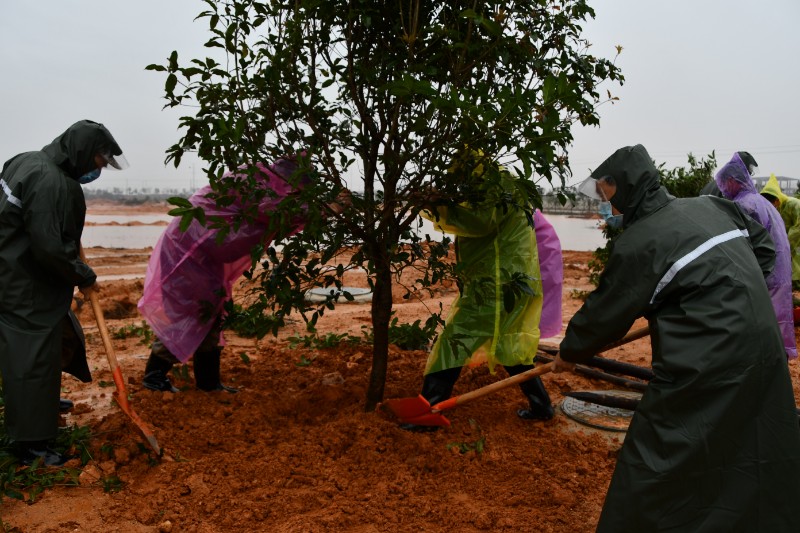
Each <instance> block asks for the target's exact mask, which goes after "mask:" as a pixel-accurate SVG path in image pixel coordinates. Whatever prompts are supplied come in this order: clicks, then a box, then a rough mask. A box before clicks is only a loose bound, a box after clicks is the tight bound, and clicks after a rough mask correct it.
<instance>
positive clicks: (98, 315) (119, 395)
mask: <svg viewBox="0 0 800 533" xmlns="http://www.w3.org/2000/svg"><path fill="white" fill-rule="evenodd" d="M81 260H82V261H83V262H84V263H85V262H86V256H85V255H84V253H83V247H81ZM86 293H88V294H87V296H88V297H89V301H90V302H91V304H92V311H94V317H95V319H96V320H97V329H99V330H100V336H101V337H102V338H103V346H104V347H105V349H106V357H107V359H108V364H109V366H110V367H111V374H112V375H113V376H114V384H115V385H116V386H117V390H116V391H114V399H115V400H116V401H117V405H119V407H120V409H122V412H123V413H125V414H126V415H128V416H129V417H130V419H131V420H133V423H134V424H136V427H138V428H139V431H141V432H142V435H144V438H145V439H146V440H147V443H148V444H149V445H150V447H151V448H152V449H153V451H154V452H156V453H157V454H158V455H161V448H160V447H159V446H158V441H157V440H156V437H155V435H154V434H153V430H152V429H150V427H149V426H148V425H147V424H146V423H145V422H144V420H142V419H141V418H139V415H138V414H136V411H134V410H133V407H132V406H131V404H130V402H129V401H128V392H127V390H126V389H125V380H124V379H123V377H122V370H121V369H120V366H119V362H118V361H117V355H116V353H115V352H114V346H113V345H112V344H111V337H110V336H109V334H108V328H107V327H106V321H105V318H104V317H103V310H102V309H101V307H100V300H98V298H97V292H96V291H95V290H94V289H88V290H87V291H86V292H85V293H84V294H86Z"/></svg>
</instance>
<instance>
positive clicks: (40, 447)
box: [14, 440, 72, 466]
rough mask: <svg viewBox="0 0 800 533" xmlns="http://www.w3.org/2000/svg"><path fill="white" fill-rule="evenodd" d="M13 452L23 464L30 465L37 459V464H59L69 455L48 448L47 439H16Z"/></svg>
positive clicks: (68, 458)
mask: <svg viewBox="0 0 800 533" xmlns="http://www.w3.org/2000/svg"><path fill="white" fill-rule="evenodd" d="M14 454H15V455H16V456H17V458H19V462H20V463H22V464H23V465H26V466H30V465H32V464H33V463H34V461H36V460H37V459H39V466H61V465H63V464H64V463H66V462H67V461H69V460H70V459H72V457H71V456H69V455H65V454H61V453H58V452H57V451H55V450H53V449H52V448H50V446H49V445H48V442H47V441H38V440H37V441H18V442H15V443H14Z"/></svg>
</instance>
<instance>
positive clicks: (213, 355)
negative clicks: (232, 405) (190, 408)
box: [193, 348, 239, 394]
mask: <svg viewBox="0 0 800 533" xmlns="http://www.w3.org/2000/svg"><path fill="white" fill-rule="evenodd" d="M221 354H222V349H220V348H215V349H213V350H204V351H200V352H196V353H195V354H194V359H193V363H194V381H195V384H196V385H197V388H198V389H200V390H202V391H206V392H213V391H225V392H230V393H232V394H233V393H237V392H239V389H235V388H233V387H228V386H227V385H223V384H222V381H221V380H220V373H219V358H220V355H221Z"/></svg>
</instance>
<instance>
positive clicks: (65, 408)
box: [58, 398, 75, 413]
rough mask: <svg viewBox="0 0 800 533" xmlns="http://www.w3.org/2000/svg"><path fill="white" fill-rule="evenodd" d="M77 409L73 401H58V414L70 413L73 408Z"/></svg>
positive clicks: (64, 399) (62, 399)
mask: <svg viewBox="0 0 800 533" xmlns="http://www.w3.org/2000/svg"><path fill="white" fill-rule="evenodd" d="M73 407H75V403H74V402H73V401H72V400H68V399H66V398H59V399H58V412H59V413H68V412H70V411H72V408H73Z"/></svg>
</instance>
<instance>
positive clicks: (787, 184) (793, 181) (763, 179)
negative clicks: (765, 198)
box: [753, 176, 800, 196]
mask: <svg viewBox="0 0 800 533" xmlns="http://www.w3.org/2000/svg"><path fill="white" fill-rule="evenodd" d="M775 177H776V178H777V179H778V184H779V185H780V186H781V191H783V194H788V195H789V196H794V195H795V193H797V184H798V181H800V179H798V178H787V177H786V176H775ZM768 180H769V176H759V177H753V181H754V182H755V184H756V190H757V191H758V192H761V189H762V188H764V185H766V184H767V181H768Z"/></svg>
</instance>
